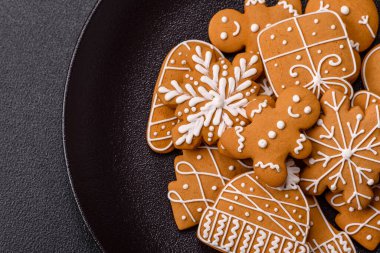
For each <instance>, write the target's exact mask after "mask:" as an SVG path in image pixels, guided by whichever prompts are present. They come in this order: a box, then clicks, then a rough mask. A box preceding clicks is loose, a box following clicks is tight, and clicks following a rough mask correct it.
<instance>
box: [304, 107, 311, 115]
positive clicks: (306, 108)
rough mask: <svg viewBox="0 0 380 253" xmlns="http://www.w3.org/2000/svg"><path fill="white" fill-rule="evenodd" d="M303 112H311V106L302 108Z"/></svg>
mask: <svg viewBox="0 0 380 253" xmlns="http://www.w3.org/2000/svg"><path fill="white" fill-rule="evenodd" d="M303 112H304V113H306V114H310V113H311V107H310V106H306V107H305V109H304V110H303Z"/></svg>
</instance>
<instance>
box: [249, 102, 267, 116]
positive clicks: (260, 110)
mask: <svg viewBox="0 0 380 253" xmlns="http://www.w3.org/2000/svg"><path fill="white" fill-rule="evenodd" d="M267 107H268V100H266V99H265V100H264V101H263V102H261V103H260V104H259V108H257V109H255V110H252V112H251V115H250V116H251V118H253V117H255V115H256V114H260V113H262V112H263V109H264V108H267Z"/></svg>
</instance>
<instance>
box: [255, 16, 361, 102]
mask: <svg viewBox="0 0 380 253" xmlns="http://www.w3.org/2000/svg"><path fill="white" fill-rule="evenodd" d="M258 43H259V50H260V54H261V56H262V58H263V63H264V67H265V70H266V73H267V77H268V80H269V83H270V84H271V85H272V87H273V90H274V92H275V94H276V96H279V95H280V94H281V93H282V92H283V91H284V90H286V89H287V88H288V87H291V86H302V87H305V88H308V89H309V90H311V91H313V93H314V94H315V95H316V96H317V97H318V98H320V97H321V96H322V95H323V94H324V93H325V92H326V91H327V90H329V89H330V88H334V89H338V90H340V91H342V92H344V94H346V95H348V96H350V97H352V96H353V89H352V86H351V84H350V83H349V82H348V81H347V79H350V80H351V79H353V77H354V75H355V74H357V66H356V61H355V55H354V52H353V50H352V48H351V47H350V42H349V40H348V36H347V32H346V30H345V29H344V24H343V22H342V20H341V19H340V17H339V16H338V15H337V14H336V13H334V12H330V11H320V12H318V13H310V14H306V15H302V16H298V17H295V18H291V19H287V20H284V21H281V22H279V23H277V24H274V25H272V26H270V27H268V28H266V29H264V30H263V31H262V32H261V33H260V34H259V37H258Z"/></svg>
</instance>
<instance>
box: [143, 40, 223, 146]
mask: <svg viewBox="0 0 380 253" xmlns="http://www.w3.org/2000/svg"><path fill="white" fill-rule="evenodd" d="M196 46H203V47H205V48H209V49H210V50H211V51H212V52H214V54H215V57H217V58H224V56H223V54H222V53H221V52H220V51H219V50H218V49H216V48H214V46H212V45H211V44H208V43H206V42H203V41H197V40H189V41H185V42H182V43H180V44H178V45H177V46H176V47H174V48H173V49H172V50H171V51H170V53H169V54H168V56H167V57H166V59H165V60H164V62H163V64H162V67H161V71H160V74H159V76H158V78H157V82H156V86H155V89H154V93H153V99H152V106H151V110H150V115H149V121H148V127H147V141H148V144H149V146H150V148H151V149H152V150H153V151H155V152H157V153H169V152H171V151H172V150H173V149H174V145H173V141H172V129H173V127H174V126H175V125H176V123H177V121H178V119H177V117H176V116H175V114H174V109H173V107H169V106H166V105H165V104H164V103H163V101H162V100H161V99H160V98H159V97H158V94H157V92H158V89H159V88H160V87H163V86H165V85H167V84H168V83H170V82H171V81H178V82H179V81H181V80H182V79H183V75H184V73H188V72H190V66H189V52H190V50H191V49H192V48H194V47H196Z"/></svg>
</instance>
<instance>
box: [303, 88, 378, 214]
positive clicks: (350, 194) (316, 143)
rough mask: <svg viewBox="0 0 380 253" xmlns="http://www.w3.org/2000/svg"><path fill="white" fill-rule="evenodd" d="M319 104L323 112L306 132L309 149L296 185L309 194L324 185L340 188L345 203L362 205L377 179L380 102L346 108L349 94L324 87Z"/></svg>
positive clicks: (319, 192)
mask: <svg viewBox="0 0 380 253" xmlns="http://www.w3.org/2000/svg"><path fill="white" fill-rule="evenodd" d="M321 104H322V109H323V112H324V115H322V116H321V118H320V119H319V121H318V123H317V126H316V127H315V128H313V129H311V130H309V131H308V132H307V139H308V140H310V141H311V142H312V148H313V151H312V154H311V157H310V159H307V160H306V162H307V163H308V165H309V166H308V167H307V168H305V169H304V170H303V171H302V173H301V182H300V185H301V187H302V188H303V189H304V190H305V191H307V192H308V193H309V194H312V195H320V194H322V193H323V192H324V191H325V190H326V188H329V189H330V190H332V191H334V192H336V193H339V192H343V197H344V199H345V201H346V202H347V203H348V206H350V207H351V208H354V209H359V210H361V209H364V208H366V207H367V206H368V205H369V203H370V202H371V199H372V197H373V191H372V189H371V187H372V186H373V185H375V184H376V183H377V182H378V181H379V173H380V138H379V137H380V136H379V134H380V132H379V131H380V130H379V128H380V110H379V107H380V106H379V105H371V106H370V107H369V108H368V109H367V110H366V111H365V113H364V111H363V110H362V109H360V108H359V107H353V108H350V101H349V98H348V97H347V96H344V95H343V94H342V93H340V92H338V91H328V92H327V93H326V94H325V95H324V96H323V98H322V100H321Z"/></svg>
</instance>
